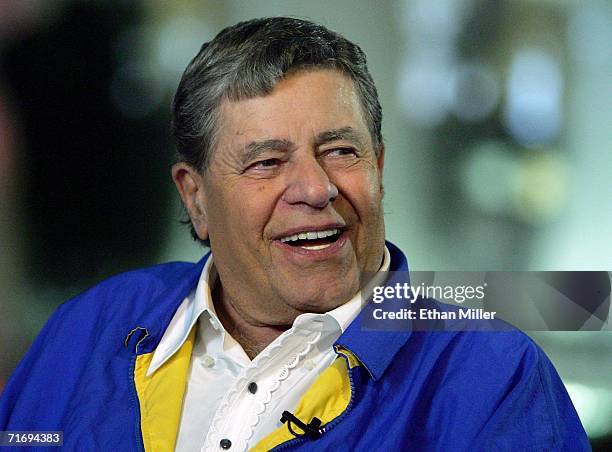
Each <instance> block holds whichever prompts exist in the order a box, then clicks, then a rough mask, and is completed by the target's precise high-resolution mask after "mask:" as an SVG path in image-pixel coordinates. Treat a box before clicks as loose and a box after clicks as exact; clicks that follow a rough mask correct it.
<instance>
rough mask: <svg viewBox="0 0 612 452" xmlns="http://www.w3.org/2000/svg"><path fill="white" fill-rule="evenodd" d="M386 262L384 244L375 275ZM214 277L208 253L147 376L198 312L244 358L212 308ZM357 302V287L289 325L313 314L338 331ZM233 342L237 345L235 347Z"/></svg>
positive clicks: (304, 322)
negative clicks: (349, 294)
mask: <svg viewBox="0 0 612 452" xmlns="http://www.w3.org/2000/svg"><path fill="white" fill-rule="evenodd" d="M390 264H391V255H390V253H389V250H388V248H387V247H386V246H385V250H384V257H383V262H382V264H381V267H380V269H379V274H378V275H382V273H380V272H386V271H388V270H389V266H390ZM379 278H380V276H379ZM216 280H217V272H216V269H215V267H214V264H213V256H212V255H211V256H210V257H209V258H208V260H207V261H206V263H205V264H204V268H203V269H202V273H201V274H200V279H199V281H198V284H197V286H196V288H195V289H194V290H192V291H191V293H190V294H189V295H188V296H187V297H186V298H185V299H184V300H183V302H182V303H181V304H180V306H179V308H178V309H177V311H176V313H175V314H174V317H173V318H172V320H171V321H170V323H169V324H168V327H167V328H166V331H165V332H164V334H163V336H162V338H161V340H160V342H159V345H158V346H157V348H156V349H155V352H154V354H153V358H152V359H151V363H150V365H149V369H148V370H147V376H149V375H151V374H153V373H154V372H155V371H156V370H157V369H159V368H160V367H161V366H162V365H163V364H164V363H165V362H166V361H168V360H169V359H170V358H171V357H172V355H174V354H175V353H176V352H177V351H178V349H179V348H181V346H182V345H183V344H184V342H185V341H186V340H187V337H188V336H189V333H190V332H191V329H192V328H193V327H194V325H195V324H196V322H197V321H198V319H199V318H200V316H202V317H203V318H204V316H206V318H207V319H208V321H209V322H210V324H211V326H212V327H213V328H214V329H215V330H217V331H219V333H220V334H221V341H220V342H221V343H222V344H223V346H224V348H225V350H226V351H230V352H231V353H233V354H236V355H237V356H236V358H237V360H239V361H243V360H244V357H245V356H246V354H245V353H244V351H243V350H242V347H240V346H239V345H238V343H237V342H236V341H235V340H234V339H233V338H232V337H231V336H230V335H229V334H227V332H226V331H225V329H224V328H223V325H222V324H221V322H220V321H219V318H218V317H217V314H216V312H215V306H214V304H213V301H212V290H213V287H214V284H215V282H216ZM361 305H362V296H361V291H359V292H358V293H357V294H356V295H355V296H354V297H353V298H351V299H350V300H349V301H348V302H346V303H344V304H343V305H341V306H338V307H337V308H335V309H333V310H331V311H329V312H327V313H325V314H311V313H305V314H301V315H299V316H298V317H297V318H296V319H295V321H294V323H293V327H294V328H308V327H309V326H310V325H311V324H312V321H313V320H314V319H315V318H319V319H320V318H323V321H324V322H323V324H324V326H323V327H324V328H332V329H335V328H339V329H340V331H341V332H342V333H344V332H345V330H346V329H347V328H348V326H349V325H350V324H351V322H352V321H353V320H354V319H355V317H357V315H358V314H359V312H360V311H361ZM202 320H203V319H202ZM325 325H327V326H325ZM237 345H238V347H236V346H237ZM240 352H242V353H240ZM238 355H241V356H238ZM242 355H244V356H242ZM247 359H248V358H247Z"/></svg>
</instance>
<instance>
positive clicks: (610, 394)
mask: <svg viewBox="0 0 612 452" xmlns="http://www.w3.org/2000/svg"><path fill="white" fill-rule="evenodd" d="M565 387H566V389H567V392H568V393H569V396H570V398H571V399H572V403H573V404H574V407H575V408H576V411H577V412H578V416H579V417H580V420H581V421H582V424H583V426H584V429H585V430H586V432H587V434H588V435H589V437H590V438H599V437H602V436H606V435H608V434H610V433H612V391H610V390H605V389H596V388H590V387H588V386H584V385H582V384H579V383H574V382H567V383H566V384H565Z"/></svg>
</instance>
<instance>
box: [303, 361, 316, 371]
mask: <svg viewBox="0 0 612 452" xmlns="http://www.w3.org/2000/svg"><path fill="white" fill-rule="evenodd" d="M304 367H305V368H306V370H312V369H314V367H315V363H314V361H313V360H312V359H307V360H306V361H304Z"/></svg>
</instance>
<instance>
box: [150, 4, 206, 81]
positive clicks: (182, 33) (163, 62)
mask: <svg viewBox="0 0 612 452" xmlns="http://www.w3.org/2000/svg"><path fill="white" fill-rule="evenodd" d="M213 36H214V33H213V32H212V30H211V29H210V27H208V26H207V25H206V23H204V22H202V21H200V20H197V19H196V18H195V17H189V16H175V17H173V18H172V19H170V20H169V21H167V22H165V23H164V24H163V25H162V26H161V28H160V29H159V30H157V31H156V34H155V37H154V45H153V52H154V62H155V64H156V66H157V68H158V70H159V71H160V72H161V73H162V74H163V76H164V79H165V81H166V82H167V83H168V84H170V86H172V88H173V89H174V88H175V86H176V85H177V83H178V81H179V79H180V77H181V75H182V74H183V71H184V70H185V67H186V66H187V64H188V63H189V62H190V61H191V59H192V58H193V57H194V56H195V55H196V54H197V53H198V51H199V50H200V47H202V44H204V43H205V42H207V41H209V40H211V39H212V38H213Z"/></svg>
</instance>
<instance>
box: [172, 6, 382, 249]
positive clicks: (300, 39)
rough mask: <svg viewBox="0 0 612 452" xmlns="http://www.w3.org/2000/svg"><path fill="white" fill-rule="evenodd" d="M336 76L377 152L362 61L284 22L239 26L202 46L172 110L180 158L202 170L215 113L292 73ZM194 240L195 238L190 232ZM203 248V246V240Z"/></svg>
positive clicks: (300, 25)
mask: <svg viewBox="0 0 612 452" xmlns="http://www.w3.org/2000/svg"><path fill="white" fill-rule="evenodd" d="M317 68H321V69H335V70H338V71H340V72H341V73H343V74H345V75H346V76H348V77H349V78H350V79H351V80H353V82H354V83H355V88H356V90H357V94H358V96H359V98H360V101H361V104H362V108H363V114H364V119H365V121H366V124H367V126H368V129H369V132H370V135H371V138H372V143H373V145H374V150H375V152H376V153H377V154H378V153H379V152H380V150H381V148H382V143H383V140H382V133H381V122H382V109H381V107H380V103H379V101H378V93H377V91H376V86H375V85H374V81H373V79H372V76H371V75H370V73H369V72H368V67H367V61H366V56H365V54H364V53H363V51H362V50H361V49H360V48H359V46H357V45H356V44H354V43H352V42H351V41H349V40H347V39H346V38H344V37H343V36H341V35H339V34H338V33H335V32H333V31H331V30H328V29H327V28H325V27H323V26H322V25H318V24H315V23H313V22H309V21H306V20H301V19H295V18H289V17H270V18H263V19H254V20H249V21H246V22H240V23H238V24H236V25H234V26H231V27H228V28H225V29H224V30H222V31H221V32H220V33H219V34H218V35H217V36H215V38H214V39H213V40H212V41H210V42H207V43H205V44H204V45H203V46H202V48H201V49H200V51H199V52H198V54H197V55H196V56H195V57H194V58H193V60H191V62H190V63H189V65H188V66H187V68H186V69H185V72H184V73H183V76H182V78H181V81H180V83H179V86H178V89H177V91H176V94H175V96H174V101H173V105H172V114H173V117H172V132H173V134H174V139H175V141H176V146H177V151H178V159H179V161H182V162H186V163H188V164H190V165H191V166H193V167H194V168H196V169H197V170H198V171H204V170H206V169H207V168H208V165H209V163H210V159H211V154H212V151H213V149H214V148H215V144H216V138H217V137H216V132H217V130H218V127H217V120H218V107H219V106H220V104H221V102H222V101H223V100H224V99H228V100H231V101H239V100H244V99H250V98H253V97H257V96H263V95H266V94H269V93H270V92H271V91H272V90H273V89H274V87H275V86H276V84H277V83H278V82H279V81H280V80H281V79H283V78H284V77H286V76H287V75H290V74H292V73H295V72H297V71H300V70H309V69H317ZM191 232H192V235H193V236H194V238H197V236H196V235H195V231H194V230H193V227H192V231H191ZM203 243H204V244H207V245H208V243H207V241H203Z"/></svg>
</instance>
